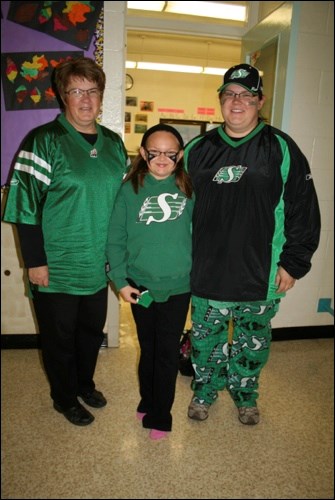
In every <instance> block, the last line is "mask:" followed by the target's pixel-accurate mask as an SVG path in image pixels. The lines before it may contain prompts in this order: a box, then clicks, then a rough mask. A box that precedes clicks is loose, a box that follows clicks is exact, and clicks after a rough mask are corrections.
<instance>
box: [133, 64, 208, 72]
mask: <svg viewBox="0 0 335 500" xmlns="http://www.w3.org/2000/svg"><path fill="white" fill-rule="evenodd" d="M137 69H151V70H154V71H174V72H176V73H202V66H185V65H183V64H162V63H153V62H138V63H137Z"/></svg>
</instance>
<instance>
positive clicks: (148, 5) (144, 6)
mask: <svg viewBox="0 0 335 500" xmlns="http://www.w3.org/2000/svg"><path fill="white" fill-rule="evenodd" d="M165 3H166V2H127V7H128V9H136V10H151V11H154V12H162V10H163V9H164V7H165Z"/></svg>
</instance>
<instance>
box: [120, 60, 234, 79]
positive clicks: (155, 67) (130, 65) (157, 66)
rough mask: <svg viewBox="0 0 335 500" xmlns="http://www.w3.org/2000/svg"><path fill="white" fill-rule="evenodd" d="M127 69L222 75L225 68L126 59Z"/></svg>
mask: <svg viewBox="0 0 335 500" xmlns="http://www.w3.org/2000/svg"><path fill="white" fill-rule="evenodd" d="M126 68H127V69H149V70H151V71H173V72H175V73H198V74H201V73H202V74H204V75H219V76H223V75H224V74H225V72H226V71H227V68H210V67H205V68H204V67H202V66H187V65H186V66H185V65H183V64H162V63H154V62H144V61H141V62H135V61H126Z"/></svg>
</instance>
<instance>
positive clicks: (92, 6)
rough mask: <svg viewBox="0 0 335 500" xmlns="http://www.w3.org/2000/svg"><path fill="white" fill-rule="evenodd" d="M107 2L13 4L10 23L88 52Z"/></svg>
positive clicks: (10, 10) (8, 17)
mask: <svg viewBox="0 0 335 500" xmlns="http://www.w3.org/2000/svg"><path fill="white" fill-rule="evenodd" d="M102 7H103V2H95V1H94V2H10V8H9V12H8V16H7V19H8V20H9V21H13V22H14V23H18V24H21V25H23V26H25V27H26V28H31V29H33V30H37V31H41V32H43V33H45V34H46V35H49V36H52V37H55V38H58V39H59V40H62V41H64V42H67V43H69V44H71V45H75V46H76V47H79V48H81V49H85V50H87V49H88V47H89V45H90V43H91V40H92V37H93V35H94V32H95V29H96V25H97V21H98V18H99V15H100V12H101V9H102Z"/></svg>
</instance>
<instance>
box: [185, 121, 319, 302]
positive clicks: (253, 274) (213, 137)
mask: <svg viewBox="0 0 335 500" xmlns="http://www.w3.org/2000/svg"><path fill="white" fill-rule="evenodd" d="M184 160H185V166H186V169H187V170H188V172H189V174H190V176H191V179H192V183H193V188H194V193H195V207H194V212H193V268H192V275H191V288H192V293H193V294H194V295H197V296H199V297H203V298H208V299H212V300H217V301H222V302H225V301H227V302H234V301H236V302H244V301H246V302H249V301H261V300H270V299H275V298H278V297H279V298H280V297H281V296H283V295H285V294H278V293H276V289H277V286H276V285H275V277H276V273H277V270H278V266H282V267H283V268H284V269H285V270H286V271H287V272H288V273H289V274H290V275H291V276H292V277H293V278H296V279H299V278H301V277H303V276H304V275H305V274H306V273H307V272H308V271H309V270H310V268H311V258H312V255H313V253H314V252H315V250H316V249H317V247H318V244H319V238H320V225H321V224H320V211H319V205H318V200H317V195H316V192H315V188H314V183H313V180H312V176H311V171H310V168H309V165H308V162H307V159H306V158H305V156H304V155H303V153H302V152H301V151H300V149H299V147H298V146H297V145H296V143H295V142H294V141H293V140H292V139H291V138H290V137H289V136H288V135H287V134H285V133H284V132H282V131H280V130H278V129H275V128H274V127H272V126H270V125H266V124H265V123H264V122H260V123H259V124H258V125H257V127H256V128H255V129H254V130H253V131H252V132H251V133H250V134H248V135H247V136H246V137H243V138H242V139H239V140H233V139H231V138H230V137H229V136H228V135H227V134H226V133H225V131H224V128H223V127H221V126H220V127H219V128H216V129H214V130H211V131H209V132H208V133H206V134H204V135H203V136H198V137H196V138H195V139H193V140H192V141H190V142H189V144H188V145H187V146H186V149H185V156H184Z"/></svg>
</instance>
